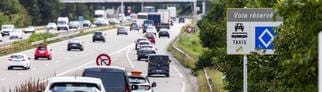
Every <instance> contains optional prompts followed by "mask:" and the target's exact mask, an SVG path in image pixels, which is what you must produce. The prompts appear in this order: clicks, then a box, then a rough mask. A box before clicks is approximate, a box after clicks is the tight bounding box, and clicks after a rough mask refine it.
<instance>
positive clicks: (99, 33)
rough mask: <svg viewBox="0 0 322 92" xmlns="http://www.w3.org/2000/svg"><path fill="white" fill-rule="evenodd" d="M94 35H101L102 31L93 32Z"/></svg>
mask: <svg viewBox="0 0 322 92" xmlns="http://www.w3.org/2000/svg"><path fill="white" fill-rule="evenodd" d="M94 35H103V33H102V32H95V33H94Z"/></svg>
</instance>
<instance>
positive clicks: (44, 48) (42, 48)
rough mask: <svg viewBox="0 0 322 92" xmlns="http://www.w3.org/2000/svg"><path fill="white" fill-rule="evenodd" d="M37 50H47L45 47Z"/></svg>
mask: <svg viewBox="0 0 322 92" xmlns="http://www.w3.org/2000/svg"><path fill="white" fill-rule="evenodd" d="M38 50H47V47H38Z"/></svg>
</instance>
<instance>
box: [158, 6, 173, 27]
mask: <svg viewBox="0 0 322 92" xmlns="http://www.w3.org/2000/svg"><path fill="white" fill-rule="evenodd" d="M158 13H160V14H161V24H170V22H171V19H170V11H169V10H168V9H158Z"/></svg>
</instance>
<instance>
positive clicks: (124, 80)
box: [7, 13, 184, 92]
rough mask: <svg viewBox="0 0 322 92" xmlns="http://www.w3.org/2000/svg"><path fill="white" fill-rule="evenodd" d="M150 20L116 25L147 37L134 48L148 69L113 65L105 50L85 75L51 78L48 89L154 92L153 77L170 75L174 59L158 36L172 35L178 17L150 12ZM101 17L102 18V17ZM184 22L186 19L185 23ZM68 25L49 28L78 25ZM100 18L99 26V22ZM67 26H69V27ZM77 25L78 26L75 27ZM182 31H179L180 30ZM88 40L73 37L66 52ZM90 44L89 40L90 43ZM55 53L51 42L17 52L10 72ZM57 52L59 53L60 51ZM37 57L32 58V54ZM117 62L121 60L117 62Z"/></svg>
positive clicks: (99, 35)
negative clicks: (164, 51)
mask: <svg viewBox="0 0 322 92" xmlns="http://www.w3.org/2000/svg"><path fill="white" fill-rule="evenodd" d="M148 16H149V17H151V18H149V19H145V20H143V21H142V22H141V23H142V24H140V20H131V21H130V24H129V27H128V26H119V27H117V28H116V34H117V36H118V35H125V36H127V35H130V34H129V31H132V32H135V31H137V32H142V33H143V35H142V36H143V37H139V38H137V39H135V41H134V44H135V45H133V47H134V49H135V51H136V55H137V61H145V62H146V63H147V67H146V69H147V71H146V72H145V71H142V70H135V69H134V70H131V71H127V70H126V69H125V68H124V67H122V66H114V65H112V60H113V58H111V56H110V55H108V54H105V53H102V54H99V55H98V56H97V57H96V60H95V61H96V62H95V64H96V66H87V67H85V68H84V69H82V70H83V72H82V73H81V76H59V77H52V78H49V79H48V80H47V85H46V88H45V90H44V92H153V89H154V88H155V87H157V83H156V82H153V81H150V80H149V77H154V76H155V75H156V76H158V77H160V76H161V78H162V77H165V78H168V77H170V64H171V59H170V56H169V55H168V54H159V53H158V49H157V48H156V47H155V44H157V43H158V40H157V39H158V38H162V39H167V38H170V37H171V36H170V35H171V34H170V28H171V26H172V25H173V22H176V20H174V19H175V18H171V19H168V21H167V22H166V23H163V22H162V21H161V20H162V19H160V18H161V17H160V14H155V13H153V14H151V15H149V14H148ZM98 20H99V19H98ZM182 21H183V22H182ZM63 22H64V23H63ZM66 22H68V18H62V17H60V18H59V19H58V24H66ZM84 23H85V24H83V25H84V26H89V27H90V26H91V24H90V21H87V20H86V21H85V22H84ZM179 23H184V19H183V18H180V21H179ZM69 24H71V25H69V27H67V25H56V24H55V23H49V24H48V26H47V30H52V29H53V30H70V29H72V28H74V27H73V26H72V25H73V24H75V25H78V24H77V23H76V22H75V23H74V22H73V21H71V22H69ZM99 24H100V23H99V21H96V23H95V25H96V26H97V25H99ZM65 26H66V27H65ZM75 28H77V27H75ZM178 31H179V30H178ZM106 36H107V35H106V33H105V32H102V31H96V32H93V33H92V40H91V43H97V42H102V43H106V42H108V39H107V37H106ZM84 43H85V42H84V41H83V40H81V39H77V38H72V39H69V40H68V42H67V44H66V47H67V48H66V52H75V53H78V52H82V51H84V50H86V48H90V46H87V47H85V45H84ZM86 43H87V42H86ZM53 55H55V52H54V49H53V48H51V47H50V46H49V45H48V44H46V43H44V44H40V45H38V46H37V47H36V48H35V49H34V54H33V55H27V54H23V53H15V54H11V55H9V59H8V61H9V62H8V66H7V69H8V71H18V70H29V69H31V68H32V62H35V61H37V60H48V61H50V60H52V59H53ZM56 55H57V54H56ZM31 56H32V57H33V58H32V57H31ZM113 62H117V61H113Z"/></svg>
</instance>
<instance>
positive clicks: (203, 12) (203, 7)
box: [202, 1, 206, 15]
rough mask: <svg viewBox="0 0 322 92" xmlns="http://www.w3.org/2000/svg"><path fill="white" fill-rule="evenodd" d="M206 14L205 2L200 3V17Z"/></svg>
mask: <svg viewBox="0 0 322 92" xmlns="http://www.w3.org/2000/svg"><path fill="white" fill-rule="evenodd" d="M205 14H206V1H203V2H202V15H205Z"/></svg>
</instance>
